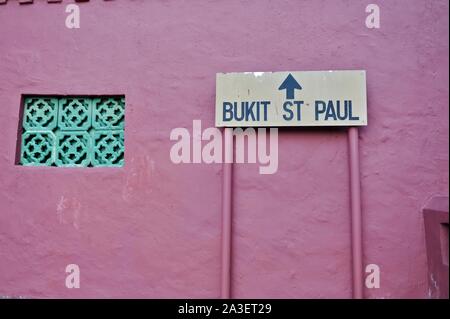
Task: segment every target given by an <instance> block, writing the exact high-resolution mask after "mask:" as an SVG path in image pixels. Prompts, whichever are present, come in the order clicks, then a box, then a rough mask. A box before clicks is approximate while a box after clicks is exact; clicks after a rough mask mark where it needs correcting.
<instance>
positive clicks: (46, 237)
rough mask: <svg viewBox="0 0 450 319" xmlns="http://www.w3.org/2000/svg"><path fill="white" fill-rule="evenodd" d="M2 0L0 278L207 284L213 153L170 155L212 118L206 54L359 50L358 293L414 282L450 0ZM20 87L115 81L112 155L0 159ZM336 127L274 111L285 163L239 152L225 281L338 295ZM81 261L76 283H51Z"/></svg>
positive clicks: (331, 54)
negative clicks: (70, 19)
mask: <svg viewBox="0 0 450 319" xmlns="http://www.w3.org/2000/svg"><path fill="white" fill-rule="evenodd" d="M35 2H37V3H35V4H33V5H20V6H19V5H18V4H17V3H15V2H14V1H9V3H8V4H6V5H3V6H0V107H1V111H2V112H1V116H0V127H1V128H2V134H1V135H0V145H1V146H2V152H1V155H0V296H25V297H38V298H39V297H142V298H144V297H205V298H210V297H218V296H219V294H220V220H221V219H220V218H221V217H220V213H221V210H220V207H221V171H222V167H221V166H220V165H201V164H196V165H194V164H191V165H175V164H172V163H171V161H170V158H169V150H170V147H171V145H172V142H171V141H170V140H169V134H170V131H171V130H172V129H173V128H175V127H183V126H184V127H188V128H191V126H192V120H193V119H200V120H202V124H203V126H204V127H205V126H213V125H214V124H213V123H214V112H213V110H214V98H215V73H216V72H230V71H282V70H327V69H365V70H367V86H368V108H369V126H368V127H366V128H363V129H362V130H361V132H360V145H361V175H362V199H363V214H364V249H365V262H366V263H376V264H378V265H379V266H380V267H381V272H382V273H381V288H379V289H372V290H366V296H368V297H370V298H403V297H407V298H426V297H427V294H428V292H427V290H428V289H427V263H426V251H425V238H424V226H423V219H422V215H421V213H420V209H421V207H422V205H423V204H424V203H425V201H426V200H427V199H428V198H429V197H430V196H431V195H433V194H443V195H445V194H447V193H448V164H449V160H448V158H449V157H448V151H449V149H448V133H449V130H448V115H449V108H448V103H449V99H448V86H449V78H448V67H449V60H448V52H449V51H448V49H449V48H448V35H449V30H448V9H449V8H448V1H447V0H441V1H422V0H420V1H419V0H416V1H409V0H398V1H374V2H375V3H377V4H379V5H380V8H381V28H380V29H367V28H366V27H365V23H364V21H365V17H366V13H365V7H366V5H367V4H368V3H370V1H346V0H341V1H335V0H333V1H331V0H329V1H316V0H314V1H312V0H307V1H297V0H286V1H269V0H258V1H256V0H255V1H238V0H229V1H204V0H193V1H174V0H172V1H169V0H166V1H162V0H159V1H158V0H152V1H143V0H141V1H109V2H104V1H90V2H88V3H81V4H80V8H81V28H80V29H77V30H75V29H73V30H70V29H67V28H66V27H65V26H64V20H65V17H66V14H65V12H64V9H65V6H64V5H62V4H47V3H46V2H44V1H42V2H40V1H35ZM23 93H39V94H41V93H49V94H52V93H53V94H125V95H126V101H127V109H126V128H125V141H126V154H125V167H123V168H103V169H100V168H91V169H55V168H30V167H21V166H15V165H14V159H15V153H16V138H17V136H16V135H17V127H18V121H19V106H20V97H21V94H23ZM345 134H346V133H345V131H344V130H327V129H314V130H312V129H298V130H282V131H280V137H279V144H280V149H279V170H278V172H277V173H276V174H275V175H259V173H258V169H257V166H252V165H242V164H241V165H235V170H234V204H233V206H234V238H233V243H234V252H233V283H232V287H233V288H232V289H233V295H234V296H235V297H276V298H278V297H293V298H307V297H319V298H334V297H343V298H349V297H351V264H350V224H349V217H350V213H349V186H348V184H349V179H348V162H347V155H348V154H347V141H346V135H345ZM70 263H76V264H78V265H79V266H80V268H81V288H80V289H67V288H65V285H64V280H65V275H66V274H65V272H64V269H65V266H66V265H67V264H70Z"/></svg>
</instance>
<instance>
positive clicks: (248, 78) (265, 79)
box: [216, 70, 367, 127]
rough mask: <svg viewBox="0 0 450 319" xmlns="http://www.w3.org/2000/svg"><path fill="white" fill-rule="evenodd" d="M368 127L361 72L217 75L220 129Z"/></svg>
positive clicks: (363, 77)
mask: <svg viewBox="0 0 450 319" xmlns="http://www.w3.org/2000/svg"><path fill="white" fill-rule="evenodd" d="M364 125H367V101H366V72H365V71H363V70H357V71H304V72H301V71H300V72H245V73H218V74H217V75H216V126H217V127H281V126H364Z"/></svg>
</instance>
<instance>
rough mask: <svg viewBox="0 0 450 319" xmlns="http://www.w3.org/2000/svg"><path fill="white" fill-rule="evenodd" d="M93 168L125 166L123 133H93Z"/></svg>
mask: <svg viewBox="0 0 450 319" xmlns="http://www.w3.org/2000/svg"><path fill="white" fill-rule="evenodd" d="M92 145H93V152H92V164H93V166H123V162H124V152H125V148H124V136H123V131H107V130H105V131H94V132H93V133H92Z"/></svg>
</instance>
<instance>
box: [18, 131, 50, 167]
mask: <svg viewBox="0 0 450 319" xmlns="http://www.w3.org/2000/svg"><path fill="white" fill-rule="evenodd" d="M55 140H56V137H55V135H54V134H53V133H52V132H51V131H28V132H24V133H23V134H22V147H21V163H22V165H30V166H33V165H35V166H50V165H52V164H53V163H54V161H55Z"/></svg>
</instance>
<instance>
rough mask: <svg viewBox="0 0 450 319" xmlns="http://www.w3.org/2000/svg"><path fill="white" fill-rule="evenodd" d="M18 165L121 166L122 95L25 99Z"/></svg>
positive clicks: (122, 150)
mask: <svg viewBox="0 0 450 319" xmlns="http://www.w3.org/2000/svg"><path fill="white" fill-rule="evenodd" d="M23 101H24V105H23V122H22V143H21V153H20V164H22V165H29V166H66V167H67V166H68V167H77V166H79V167H90V166H123V162H124V152H125V147H124V123H125V97H124V96H95V97H92V96H82V97H80V96H63V97H57V96H25V97H24V99H23Z"/></svg>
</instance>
